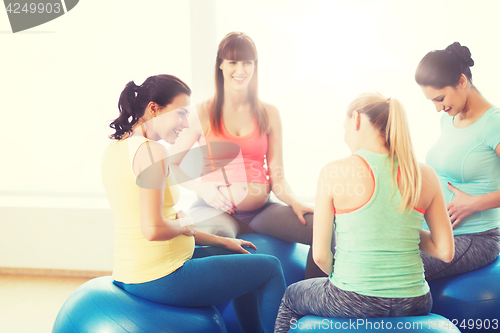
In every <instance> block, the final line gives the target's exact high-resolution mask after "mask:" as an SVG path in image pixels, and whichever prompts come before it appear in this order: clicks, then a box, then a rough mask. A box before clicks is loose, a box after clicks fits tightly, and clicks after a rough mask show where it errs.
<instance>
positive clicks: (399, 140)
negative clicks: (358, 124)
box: [347, 93, 422, 210]
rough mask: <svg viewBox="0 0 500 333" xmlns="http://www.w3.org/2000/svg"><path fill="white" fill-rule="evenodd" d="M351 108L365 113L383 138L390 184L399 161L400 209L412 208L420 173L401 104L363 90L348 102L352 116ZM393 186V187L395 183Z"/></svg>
mask: <svg viewBox="0 0 500 333" xmlns="http://www.w3.org/2000/svg"><path fill="white" fill-rule="evenodd" d="M354 111H357V112H358V113H359V114H364V115H366V116H367V117H368V119H369V120H370V123H371V124H372V125H373V126H374V127H375V128H376V129H378V130H379V131H380V132H381V134H382V135H383V136H384V137H385V145H386V147H387V148H388V149H389V158H390V160H391V177H392V180H393V184H396V181H395V179H394V170H395V165H396V161H397V162H398V163H399V169H400V172H401V176H400V184H401V187H402V191H401V205H400V208H402V209H405V210H408V209H411V208H413V207H415V206H416V205H417V202H418V199H419V197H420V193H421V189H422V176H421V174H420V168H419V166H418V162H417V159H416V157H415V153H414V151H413V145H412V143H411V138H410V130H409V127H408V121H407V119H406V112H405V110H404V107H403V105H402V104H401V102H399V101H398V100H397V99H395V98H385V97H384V96H382V95H381V94H379V93H364V94H361V95H359V96H358V97H356V99H354V101H352V102H351V104H349V107H348V108H347V116H348V117H351V116H352V113H353V112H354ZM394 189H395V190H396V186H395V188H394Z"/></svg>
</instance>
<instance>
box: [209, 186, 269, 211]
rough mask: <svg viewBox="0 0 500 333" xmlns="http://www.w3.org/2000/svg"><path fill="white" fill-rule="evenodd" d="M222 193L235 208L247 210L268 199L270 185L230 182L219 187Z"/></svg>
mask: <svg viewBox="0 0 500 333" xmlns="http://www.w3.org/2000/svg"><path fill="white" fill-rule="evenodd" d="M219 190H220V192H221V193H222V195H223V196H224V197H225V198H226V199H228V200H230V201H232V202H233V203H234V205H235V208H234V209H235V210H239V211H249V210H255V209H258V208H260V207H262V206H263V205H264V204H265V203H266V202H267V200H268V199H269V193H270V190H271V189H270V186H269V184H262V183H245V182H237V183H231V184H230V185H229V186H221V187H219Z"/></svg>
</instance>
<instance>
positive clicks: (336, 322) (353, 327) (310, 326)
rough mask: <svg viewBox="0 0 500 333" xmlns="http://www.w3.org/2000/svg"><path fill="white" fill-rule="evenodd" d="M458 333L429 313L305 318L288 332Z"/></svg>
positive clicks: (445, 321)
mask: <svg viewBox="0 0 500 333" xmlns="http://www.w3.org/2000/svg"><path fill="white" fill-rule="evenodd" d="M381 331H386V332H397V331H404V332H409V333H413V332H415V333H416V332H418V333H431V332H432V333H439V332H443V333H444V332H446V333H450V332H455V333H458V332H460V331H459V330H457V328H456V327H455V326H454V325H453V324H452V323H451V322H450V321H449V320H448V319H446V318H444V317H442V316H439V315H437V314H433V313H430V314H428V315H427V316H414V317H387V318H326V317H317V316H305V317H302V318H300V319H299V320H298V321H296V322H295V321H293V322H291V323H290V330H289V332H293V333H325V332H356V333H379V332H381Z"/></svg>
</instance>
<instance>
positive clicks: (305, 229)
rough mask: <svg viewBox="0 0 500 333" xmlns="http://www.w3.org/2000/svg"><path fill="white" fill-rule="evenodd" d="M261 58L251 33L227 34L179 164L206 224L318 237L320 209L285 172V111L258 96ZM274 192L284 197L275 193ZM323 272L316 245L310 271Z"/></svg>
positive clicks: (178, 150)
mask: <svg viewBox="0 0 500 333" xmlns="http://www.w3.org/2000/svg"><path fill="white" fill-rule="evenodd" d="M258 64H259V60H258V57H257V49H256V47H255V44H254V42H253V40H252V39H251V38H250V37H249V36H248V35H247V34H245V33H242V32H231V33H229V34H227V35H226V36H225V37H224V38H223V39H222V41H221V42H220V44H219V48H218V51H217V57H216V63H215V94H214V96H213V97H212V98H211V99H209V100H208V101H205V102H203V103H200V104H198V105H197V106H196V108H197V112H196V113H194V114H193V116H198V120H197V121H196V120H195V119H193V121H192V126H191V127H190V128H189V129H188V130H186V133H185V134H184V135H183V136H182V137H181V138H179V140H178V141H177V142H176V144H175V145H173V146H172V149H171V152H172V155H173V157H172V170H174V172H175V173H176V175H178V178H179V179H182V182H181V185H182V186H184V187H186V188H188V189H190V190H192V191H194V192H195V193H196V196H197V197H198V198H197V200H196V201H195V202H194V204H193V206H192V207H191V208H190V209H189V211H188V212H189V214H191V215H192V216H193V218H194V219H195V221H196V226H197V228H198V230H203V231H205V232H207V233H211V234H215V235H219V236H224V237H231V238H233V237H236V236H238V235H239V234H244V233H260V234H265V235H269V236H273V237H276V238H278V239H281V240H284V241H288V242H298V243H303V244H307V245H311V242H312V229H313V214H312V213H313V209H312V207H309V206H308V205H305V204H304V203H302V202H301V201H300V200H299V199H298V198H297V197H296V196H295V194H294V192H293V190H292V188H291V187H290V185H289V184H288V182H287V179H286V178H285V174H286V173H285V171H286V170H284V167H283V145H282V142H283V140H282V126H281V119H280V114H279V111H278V109H277V108H276V107H274V106H273V105H270V104H267V103H263V102H262V101H261V100H260V99H259V98H258V89H257V88H258ZM193 118H195V117H193ZM196 144H198V145H199V147H200V150H201V156H200V159H201V160H202V165H201V166H200V168H199V169H198V168H196V163H194V162H193V159H190V160H189V161H185V163H182V164H181V162H183V160H184V157H185V156H186V154H187V152H188V150H190V149H191V148H192V147H193V146H194V145H196ZM233 152H234V155H232V153H233ZM186 160H187V159H186ZM200 169H201V170H200ZM200 174H201V179H191V178H198V177H200ZM190 179H191V180H190ZM186 180H188V181H186ZM271 192H273V193H274V194H275V195H276V197H277V198H278V199H279V200H280V201H281V202H282V203H281V202H274V201H271V200H270V195H271ZM332 244H333V242H332ZM318 276H325V274H324V273H323V272H322V271H321V270H320V269H319V268H318V267H317V266H316V265H315V263H314V261H313V259H312V251H309V255H308V258H307V264H306V272H305V277H306V278H309V277H318Z"/></svg>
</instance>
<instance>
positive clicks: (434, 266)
mask: <svg viewBox="0 0 500 333" xmlns="http://www.w3.org/2000/svg"><path fill="white" fill-rule="evenodd" d="M454 239H455V256H454V257H453V260H452V261H451V262H450V263H446V262H444V261H441V260H439V259H436V258H434V257H431V256H430V255H428V254H426V253H424V252H420V256H421V257H422V262H423V263H424V270H425V278H426V279H427V280H428V281H430V280H434V279H438V278H442V277H446V276H452V275H456V274H462V273H467V272H471V271H473V270H476V269H479V268H481V267H484V266H486V265H488V264H489V263H491V262H493V261H494V260H495V259H496V258H497V257H498V253H499V251H500V250H499V249H500V234H499V229H498V228H496V229H492V230H488V231H485V232H481V233H477V234H467V235H456V236H455V237H454Z"/></svg>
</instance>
